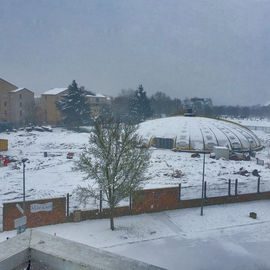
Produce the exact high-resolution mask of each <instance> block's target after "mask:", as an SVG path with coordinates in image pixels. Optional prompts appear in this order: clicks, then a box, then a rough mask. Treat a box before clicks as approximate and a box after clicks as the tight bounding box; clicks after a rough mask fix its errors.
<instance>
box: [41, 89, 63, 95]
mask: <svg viewBox="0 0 270 270" xmlns="http://www.w3.org/2000/svg"><path fill="white" fill-rule="evenodd" d="M67 89H68V88H53V89H50V90H48V91H46V92H44V93H43V95H58V94H60V93H62V92H64V91H66V90H67Z"/></svg>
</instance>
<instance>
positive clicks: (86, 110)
mask: <svg viewBox="0 0 270 270" xmlns="http://www.w3.org/2000/svg"><path fill="white" fill-rule="evenodd" d="M56 106H57V108H58V109H59V110H60V111H61V113H62V114H63V115H64V120H63V123H64V124H65V125H66V126H69V127H77V128H78V127H79V126H80V125H85V124H88V123H90V119H91V118H90V117H91V115H90V106H89V104H88V102H87V98H86V96H85V94H84V91H83V89H82V88H79V87H78V85H77V83H76V81H75V80H73V81H72V84H71V85H69V87H68V94H66V95H64V96H63V97H62V100H60V101H57V102H56Z"/></svg>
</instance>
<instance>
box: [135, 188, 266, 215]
mask: <svg viewBox="0 0 270 270" xmlns="http://www.w3.org/2000/svg"><path fill="white" fill-rule="evenodd" d="M267 199H270V192H261V193H249V194H239V195H237V196H230V197H228V196H220V197H211V198H207V199H206V200H204V205H215V204H224V203H236V202H246V201H254V200H267ZM199 206H201V199H200V198H198V199H191V200H181V201H180V202H179V201H178V187H174V188H162V189H149V190H142V191H140V192H138V193H137V196H136V197H135V198H134V199H133V202H132V214H139V213H146V212H155V211H162V210H173V209H181V208H190V207H199Z"/></svg>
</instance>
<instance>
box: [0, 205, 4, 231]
mask: <svg viewBox="0 0 270 270" xmlns="http://www.w3.org/2000/svg"><path fill="white" fill-rule="evenodd" d="M2 231H3V206H2V205H0V232H2Z"/></svg>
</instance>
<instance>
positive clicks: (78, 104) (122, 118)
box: [57, 81, 270, 127]
mask: <svg viewBox="0 0 270 270" xmlns="http://www.w3.org/2000/svg"><path fill="white" fill-rule="evenodd" d="M68 89H69V92H68V94H67V95H66V96H64V97H63V99H62V100H61V101H58V102H57V107H58V109H59V110H60V111H61V112H62V114H63V115H64V120H63V124H65V125H66V126H70V127H74V126H75V127H79V126H80V125H87V124H91V123H93V118H92V117H91V112H90V107H89V104H88V103H87V99H86V96H85V93H86V92H85V89H84V88H83V87H79V86H78V84H77V83H76V81H73V82H72V84H71V85H69V87H68ZM189 108H192V109H193V110H194V112H195V113H196V114H198V115H202V116H210V117H224V116H229V117H235V118H246V117H270V106H260V105H257V106H251V107H247V106H213V105H212V101H211V99H199V98H192V99H187V98H186V99H184V100H180V99H178V98H171V97H169V96H168V95H166V94H165V93H163V92H156V93H155V94H154V95H152V96H150V97H148V96H147V93H146V91H145V89H144V88H143V86H142V85H139V87H138V88H137V90H132V89H130V90H122V92H121V93H120V94H119V95H118V96H117V97H115V98H113V99H112V104H111V106H109V107H103V108H102V110H101V111H100V112H101V114H102V115H113V116H114V118H115V119H116V120H117V121H119V122H125V123H127V122H132V123H140V122H142V121H144V120H145V119H149V118H152V117H154V118H157V117H161V116H170V115H176V114H184V112H185V111H186V110H187V109H189Z"/></svg>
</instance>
